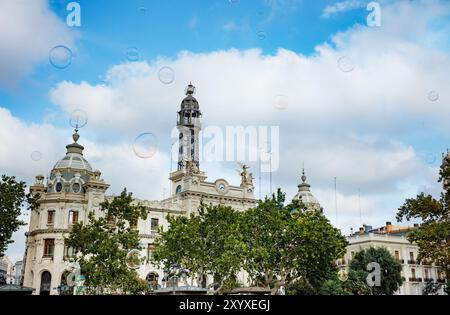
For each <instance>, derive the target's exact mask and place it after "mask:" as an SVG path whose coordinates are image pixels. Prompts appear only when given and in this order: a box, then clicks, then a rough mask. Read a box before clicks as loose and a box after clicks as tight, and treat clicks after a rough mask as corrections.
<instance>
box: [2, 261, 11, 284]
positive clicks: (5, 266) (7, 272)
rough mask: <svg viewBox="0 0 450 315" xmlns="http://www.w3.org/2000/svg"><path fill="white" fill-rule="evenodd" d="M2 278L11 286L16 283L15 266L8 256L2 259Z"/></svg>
mask: <svg viewBox="0 0 450 315" xmlns="http://www.w3.org/2000/svg"><path fill="white" fill-rule="evenodd" d="M0 277H1V278H2V279H3V280H2V281H6V283H7V284H10V283H12V282H13V281H14V265H13V263H12V262H11V260H10V259H9V257H8V256H2V257H0Z"/></svg>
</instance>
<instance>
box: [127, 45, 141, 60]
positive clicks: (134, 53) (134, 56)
mask: <svg viewBox="0 0 450 315" xmlns="http://www.w3.org/2000/svg"><path fill="white" fill-rule="evenodd" d="M126 55H127V59H128V61H131V62H135V61H138V60H139V58H140V55H139V50H138V49H137V48H136V47H128V48H127V51H126Z"/></svg>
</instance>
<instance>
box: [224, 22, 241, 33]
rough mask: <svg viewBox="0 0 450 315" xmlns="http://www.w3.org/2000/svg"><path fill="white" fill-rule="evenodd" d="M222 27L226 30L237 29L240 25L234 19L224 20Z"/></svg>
mask: <svg viewBox="0 0 450 315" xmlns="http://www.w3.org/2000/svg"><path fill="white" fill-rule="evenodd" d="M222 28H223V29H224V30H226V31H237V30H239V29H240V27H239V26H238V25H237V24H236V23H235V22H234V21H228V22H226V23H225V24H224V25H223V27H222Z"/></svg>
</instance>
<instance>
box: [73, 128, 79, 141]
mask: <svg viewBox="0 0 450 315" xmlns="http://www.w3.org/2000/svg"><path fill="white" fill-rule="evenodd" d="M72 139H73V141H75V143H76V142H77V141H78V139H80V135H79V134H78V128H76V129H75V133H74V134H73V135H72Z"/></svg>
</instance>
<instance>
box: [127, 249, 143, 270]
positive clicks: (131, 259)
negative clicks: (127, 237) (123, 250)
mask: <svg viewBox="0 0 450 315" xmlns="http://www.w3.org/2000/svg"><path fill="white" fill-rule="evenodd" d="M125 262H126V264H127V267H128V268H130V269H139V267H140V266H141V262H142V258H141V252H140V251H139V250H138V249H132V250H130V251H129V252H128V254H127V257H126V258H125Z"/></svg>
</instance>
